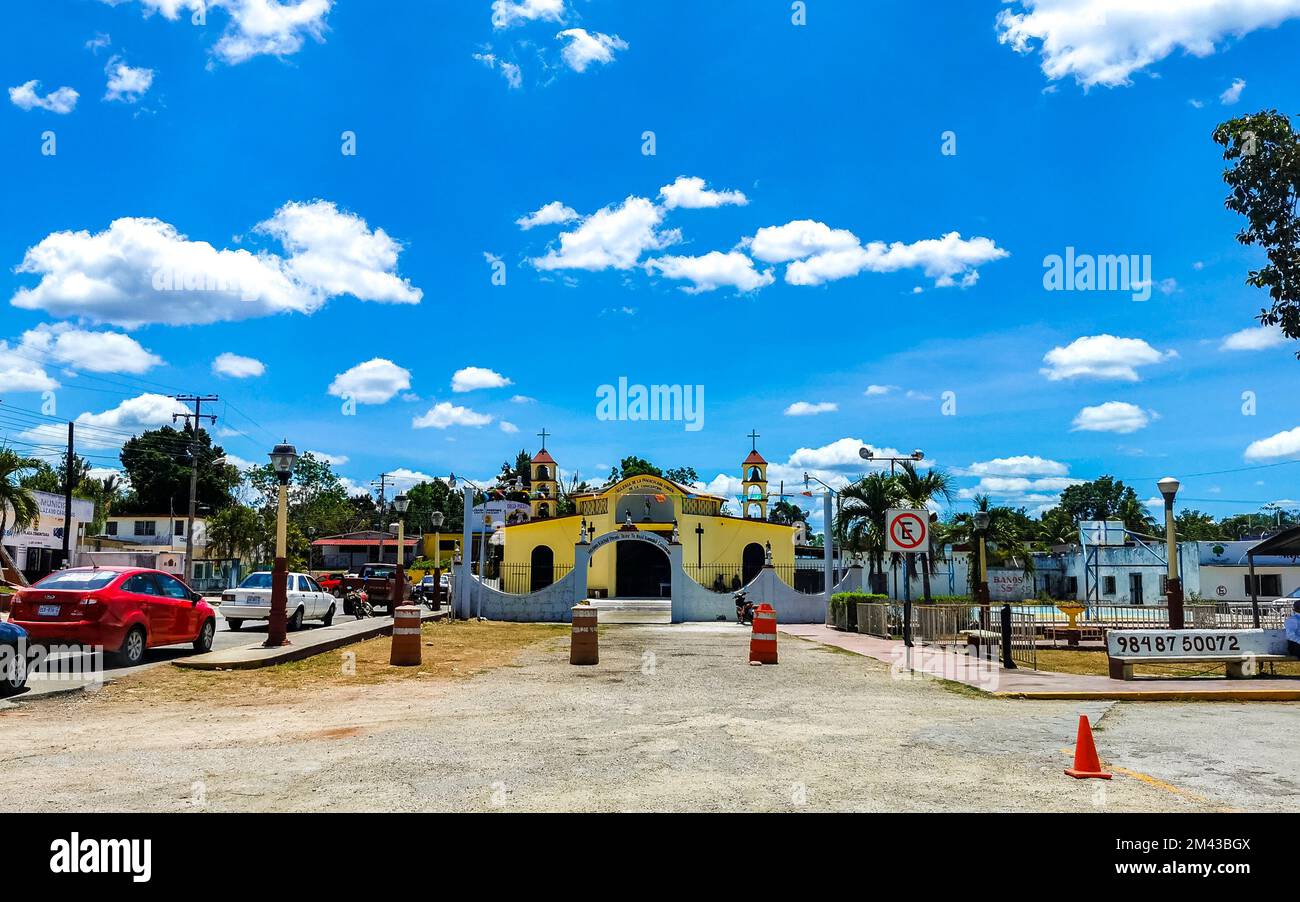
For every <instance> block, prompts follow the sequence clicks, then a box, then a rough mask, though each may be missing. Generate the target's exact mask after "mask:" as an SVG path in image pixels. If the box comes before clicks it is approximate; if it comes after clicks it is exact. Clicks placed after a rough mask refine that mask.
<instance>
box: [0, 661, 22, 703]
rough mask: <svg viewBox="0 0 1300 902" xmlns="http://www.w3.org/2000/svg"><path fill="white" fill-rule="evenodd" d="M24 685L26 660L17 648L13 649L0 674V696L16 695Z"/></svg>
mask: <svg viewBox="0 0 1300 902" xmlns="http://www.w3.org/2000/svg"><path fill="white" fill-rule="evenodd" d="M25 685H27V661H26V660H25V659H24V658H23V656H22V655H21V654H19V653H18V650H17V649H14V650H13V655H12V656H11V657H10V658H9V663H8V666H7V667H6V668H5V673H4V675H3V676H0V698H4V697H5V696H9V695H17V694H18V693H19V692H22V691H23V686H25Z"/></svg>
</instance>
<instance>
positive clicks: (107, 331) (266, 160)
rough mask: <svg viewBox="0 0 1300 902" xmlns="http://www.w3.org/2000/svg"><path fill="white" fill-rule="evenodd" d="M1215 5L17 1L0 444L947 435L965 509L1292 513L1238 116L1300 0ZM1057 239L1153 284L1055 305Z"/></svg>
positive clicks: (727, 468)
mask: <svg viewBox="0 0 1300 902" xmlns="http://www.w3.org/2000/svg"><path fill="white" fill-rule="evenodd" d="M1203 5H1205V6H1206V7H1207V11H1206V12H1205V13H1204V14H1203V15H1201V16H1198V17H1197V18H1196V19H1195V20H1194V21H1193V20H1191V18H1190V17H1188V16H1187V15H1185V14H1184V13H1182V12H1180V11H1179V4H1177V3H1174V2H1170V3H1169V4H1168V5H1167V8H1166V9H1163V10H1156V11H1146V12H1138V13H1126V12H1125V11H1124V4H1121V3H1119V2H1118V0H1035V2H1019V3H1010V4H1003V3H999V2H994V0H988V2H983V0H981V2H956V0H952V2H944V3H937V4H933V5H931V8H930V11H929V12H928V13H926V14H921V13H920V10H919V8H918V7H917V6H916V5H914V4H874V3H872V4H867V3H848V2H832V0H809V2H808V3H807V4H806V5H805V11H806V24H802V25H799V24H795V23H794V22H793V21H792V19H793V18H797V10H793V9H792V4H791V3H788V2H783V0H773V2H767V0H763V2H757V0H753V2H741V0H736V2H717V3H710V4H698V3H687V2H668V0H665V2H660V3H655V4H630V3H616V2H613V0H498V2H497V3H495V4H494V3H492V2H491V0H459V2H454V3H453V2H410V3H407V2H397V0H393V2H386V3H360V2H356V0H301V2H299V3H296V4H295V3H289V2H283V0H282V2H280V3H276V2H274V0H220V2H217V0H213V2H210V3H209V4H208V7H207V9H206V16H205V17H204V21H203V22H202V23H201V24H194V23H193V22H192V17H193V15H194V11H195V9H198V8H199V4H198V3H197V0H119V2H116V3H106V2H101V0H45V2H42V3H34V2H18V3H13V4H9V6H8V9H7V15H8V23H7V24H8V27H7V28H6V29H5V30H4V33H3V35H0V72H2V73H3V85H2V87H4V88H6V89H8V98H7V101H8V102H7V103H5V104H4V106H3V110H2V111H0V154H3V171H4V173H5V191H4V192H3V199H2V200H0V203H3V205H4V215H3V217H0V261H3V268H2V269H0V292H3V294H4V296H5V298H4V299H5V304H4V314H3V328H2V329H0V339H2V340H4V342H5V344H4V345H3V346H2V347H0V399H2V400H3V402H4V405H3V406H0V413H5V411H6V410H7V409H8V410H9V411H11V412H9V413H7V414H5V418H3V419H0V437H3V439H5V440H8V441H12V442H15V443H18V442H25V443H26V445H25V446H24V447H29V448H30V447H31V446H45V445H49V444H51V443H52V442H53V435H54V433H53V432H40V431H31V430H32V429H33V428H34V427H35V426H36V425H37V424H38V423H40V422H49V421H50V420H49V419H48V418H47V419H46V420H41V419H40V418H38V417H37V416H35V415H34V414H27V413H24V411H36V412H40V411H42V410H45V411H46V412H47V413H48V412H49V411H50V407H49V406H48V405H49V403H50V396H47V395H45V394H44V393H45V392H53V395H52V399H53V402H54V404H55V405H56V407H55V409H54V413H53V416H54V417H59V418H65V419H66V418H69V417H80V418H82V422H83V424H84V425H85V430H84V431H85V434H86V435H87V436H88V437H94V438H97V439H98V440H99V443H100V445H101V446H100V447H92V448H87V451H88V453H91V454H93V455H94V456H93V457H92V462H94V463H96V464H98V465H103V466H111V465H112V459H113V456H114V454H115V450H114V449H113V447H112V445H113V443H114V442H115V441H119V440H120V439H121V437H122V436H123V435H124V434H126V433H130V432H134V431H138V430H139V429H142V428H148V427H150V426H153V425H157V424H158V423H160V422H163V421H170V413H171V412H172V411H173V408H174V404H171V403H168V402H167V401H166V400H165V399H163V398H161V397H159V396H165V395H168V394H174V393H178V392H200V393H214V394H218V395H220V397H221V401H220V402H218V403H217V404H216V405H214V408H213V409H214V411H215V412H216V413H217V414H218V416H219V420H218V423H217V427H216V428H217V430H218V431H219V433H220V435H221V437H220V441H221V443H222V444H223V446H224V447H225V448H226V449H227V451H228V452H229V453H230V454H231V455H232V456H234V457H235V458H237V459H241V460H247V461H261V460H264V459H265V458H264V455H265V453H266V451H267V450H268V449H269V446H270V445H271V444H273V443H274V442H275V441H277V440H279V439H281V438H284V437H287V438H289V439H290V440H291V441H293V442H294V443H295V444H296V445H297V446H298V447H299V448H300V449H309V450H314V451H318V452H324V453H326V454H329V455H331V456H333V457H335V458H336V459H338V460H340V461H342V462H341V463H340V464H339V466H338V467H337V469H338V470H339V472H341V473H342V474H344V475H345V476H347V477H348V478H349V479H350V480H352V481H353V482H354V483H355V484H357V485H366V484H368V483H369V482H370V480H372V479H374V478H375V477H376V476H377V475H378V474H379V473H380V472H384V471H388V472H393V471H398V472H402V473H406V474H409V475H411V476H413V477H414V476H415V474H425V475H445V474H446V473H448V472H450V471H455V472H457V473H463V474H468V475H471V476H486V475H489V474H491V473H493V472H495V471H496V469H497V468H498V466H499V465H500V462H501V461H502V460H503V459H505V458H507V457H513V454H514V452H515V451H517V450H518V449H519V448H520V447H527V448H529V449H533V448H535V447H536V444H537V440H536V438H535V437H534V434H535V433H536V432H538V431H539V429H540V428H541V427H543V426H545V427H546V428H547V429H548V430H549V431H550V432H551V433H553V434H554V437H553V438H552V439H550V440H549V442H548V446H549V448H550V449H551V451H552V453H553V454H554V455H555V456H556V458H557V459H558V460H559V462H560V464H561V466H562V467H563V468H564V469H565V470H567V471H570V472H572V471H577V472H578V474H579V475H580V476H581V477H582V478H589V479H593V480H595V481H599V480H600V479H602V478H603V477H604V476H605V474H606V473H607V472H608V468H609V467H610V466H611V465H613V464H616V463H617V462H618V460H619V459H620V458H621V457H622V456H624V455H627V454H637V455H640V456H644V457H648V458H650V459H651V460H653V461H655V462H656V463H659V464H660V465H661V466H665V467H667V466H677V465H691V466H694V467H695V468H696V469H697V470H698V471H699V473H700V475H701V477H703V479H704V481H705V482H706V483H708V485H709V486H710V488H712V489H713V490H715V491H718V492H721V493H724V494H726V493H732V492H735V491H737V490H738V480H737V479H736V477H737V476H738V473H739V461H740V460H741V459H742V458H743V457H744V455H745V454H746V453H747V452H748V450H749V445H748V439H747V438H746V437H745V436H746V434H747V433H748V432H750V430H751V429H757V430H758V431H759V432H760V433H761V436H762V437H761V439H760V440H759V447H760V450H761V451H763V453H764V454H765V455H766V456H767V458H768V459H769V460H770V461H772V462H773V463H774V464H776V465H778V466H774V468H773V476H774V478H775V479H781V478H784V479H787V480H791V481H796V482H798V481H800V480H801V477H802V473H803V471H804V469H806V468H807V469H812V470H814V471H815V472H816V473H818V474H820V475H821V476H823V477H824V478H826V479H827V480H828V481H842V480H843V479H845V478H850V477H853V476H856V475H858V474H859V473H860V472H861V466H860V461H859V460H858V458H857V454H856V451H857V448H858V446H859V444H860V443H862V442H866V443H869V444H871V445H872V446H874V447H876V448H878V449H902V450H903V451H910V450H911V449H913V448H921V449H924V451H925V452H926V456H927V459H928V460H929V461H932V462H933V463H935V464H937V465H940V466H943V467H946V468H949V469H950V470H951V471H952V472H953V473H954V474H955V475H957V476H958V484H959V485H960V486H961V488H962V489H963V490H964V492H963V497H962V498H960V499H959V500H958V502H957V503H958V505H964V504H969V496H970V495H972V494H974V493H975V492H977V491H980V490H989V491H991V492H992V493H993V494H994V496H995V498H996V499H998V500H1000V501H1003V502H1006V503H1013V504H1025V505H1026V506H1028V507H1030V508H1031V509H1037V508H1041V507H1042V506H1044V505H1048V504H1050V503H1051V501H1052V499H1053V498H1054V497H1055V495H1056V494H1057V493H1058V492H1059V490H1060V488H1061V487H1062V486H1063V485H1065V484H1068V481H1070V480H1077V479H1087V478H1092V477H1095V476H1097V475H1100V474H1102V473H1111V474H1114V475H1116V476H1119V477H1121V478H1124V479H1126V480H1127V481H1131V482H1133V483H1134V484H1135V485H1136V487H1137V489H1138V491H1139V493H1140V495H1141V496H1142V497H1143V498H1148V497H1151V496H1153V495H1155V487H1154V480H1155V479H1156V478H1158V477H1160V476H1162V475H1165V474H1166V473H1172V474H1175V475H1179V476H1183V477H1184V483H1185V485H1186V489H1185V490H1184V493H1183V494H1184V497H1185V498H1186V499H1188V500H1187V502H1186V503H1187V504H1188V505H1189V506H1195V507H1199V508H1201V509H1205V510H1210V511H1213V512H1215V513H1216V514H1227V513H1232V512H1236V511H1239V510H1254V509H1257V508H1258V507H1260V506H1261V505H1262V504H1264V503H1267V502H1270V501H1276V500H1280V499H1295V498H1298V497H1300V487H1297V486H1296V474H1297V472H1298V471H1297V468H1296V466H1294V465H1293V464H1289V463H1288V462H1293V461H1296V460H1297V459H1300V403H1298V402H1297V397H1298V395H1297V392H1296V390H1295V385H1296V382H1295V379H1296V373H1297V369H1296V368H1297V366H1300V364H1298V363H1297V362H1296V360H1295V359H1294V356H1293V355H1294V352H1295V350H1296V348H1295V346H1294V342H1289V341H1285V340H1283V339H1282V338H1281V337H1280V336H1278V335H1275V334H1270V333H1268V332H1267V331H1264V330H1258V329H1255V328H1254V327H1255V326H1256V325H1257V324H1256V323H1255V322H1254V320H1253V316H1254V314H1255V313H1256V312H1257V311H1258V308H1259V307H1260V306H1262V304H1263V303H1264V298H1262V297H1261V296H1259V295H1258V293H1257V292H1256V291H1255V290H1254V289H1250V288H1248V287H1246V286H1245V285H1244V279H1245V276H1246V273H1247V271H1248V270H1249V269H1250V268H1251V267H1252V266H1253V265H1257V264H1258V262H1259V260H1260V259H1261V257H1260V255H1259V254H1258V252H1256V251H1252V250H1250V249H1246V248H1242V247H1240V246H1239V245H1237V243H1236V242H1235V240H1234V235H1235V234H1236V232H1237V230H1238V229H1239V228H1240V225H1241V223H1240V221H1239V219H1238V218H1237V217H1236V216H1235V215H1234V214H1230V213H1228V212H1226V211H1225V210H1224V209H1223V197H1224V194H1225V189H1224V186H1223V184H1222V182H1221V179H1220V172H1221V169H1222V162H1221V159H1220V157H1219V154H1218V153H1217V148H1216V146H1215V145H1214V144H1213V143H1212V141H1211V140H1210V133H1211V131H1212V130H1213V128H1214V126H1215V125H1216V124H1217V123H1218V122H1220V121H1222V120H1224V119H1226V118H1229V117H1231V116H1234V115H1240V114H1243V113H1246V112H1253V111H1255V110H1258V109H1262V108H1278V109H1281V110H1295V109H1297V99H1298V98H1297V93H1300V89H1298V88H1297V84H1300V82H1298V81H1297V78H1296V75H1297V66H1296V63H1295V62H1294V59H1295V55H1294V46H1295V44H1296V40H1297V38H1298V37H1300V0H1297V2H1294V3H1291V2H1284V3H1280V4H1279V3H1270V4H1264V3H1262V2H1257V0H1232V2H1228V0H1224V2H1222V3H1219V2H1217V0H1213V2H1209V3H1207V4H1203ZM1266 6H1267V9H1265V7H1266ZM33 81H36V82H37V84H35V85H33V84H31V82H33ZM64 89H67V90H64ZM69 91H75V92H76V95H77V96H76V97H75V100H73V99H72V97H71V95H70V93H69ZM648 131H649V132H653V135H654V153H653V154H647V153H645V152H643V151H644V149H645V144H646V139H645V138H644V137H643V136H644V135H645V133H646V132H648ZM50 132H52V133H53V141H54V149H55V151H56V152H55V153H54V154H52V155H51V154H49V153H43V150H45V151H48V150H49V143H50V136H49V135H48V134H47V133H50ZM344 133H350V134H351V135H352V136H354V137H355V154H345V153H344V152H342V151H343V149H344V140H345V139H344ZM954 142H955V153H952V152H951V151H952V150H953V149H954ZM945 151H948V152H947V153H945ZM664 188H668V190H667V191H661V189H664ZM548 204H549V205H553V206H551V207H549V208H547V209H548V210H549V211H552V212H554V211H560V212H561V215H559V216H556V217H552V218H553V219H556V220H559V221H555V222H552V223H550V224H544V225H537V226H535V227H532V228H527V229H524V228H521V226H520V225H519V224H518V223H519V220H521V219H524V218H525V217H527V216H529V214H532V213H533V212H534V211H538V210H542V209H543V208H546V207H547V205H548ZM543 218H545V217H543ZM875 242H883V244H875ZM1067 248H1074V249H1076V251H1077V253H1078V254H1092V255H1120V254H1124V255H1138V256H1139V257H1147V258H1149V259H1150V261H1151V262H1150V274H1149V275H1150V283H1151V284H1150V286H1149V294H1150V297H1149V299H1148V300H1145V301H1135V300H1134V299H1133V295H1134V293H1135V291H1133V290H1123V291H1047V290H1045V288H1044V259H1045V258H1047V257H1048V256H1050V255H1054V254H1055V255H1064V254H1065V253H1066V249H1067ZM493 260H499V261H500V264H499V265H494V264H493V262H492V261H493ZM160 273H161V274H162V275H160ZM501 274H504V284H496V283H497V282H500V281H501ZM168 275H171V276H177V275H179V282H177V283H169V282H168V281H167V279H166V276H168ZM187 275H188V276H190V277H191V278H190V282H189V283H188V289H187V283H186V277H187ZM196 275H197V276H199V277H201V279H207V280H208V281H207V282H206V283H204V284H198V283H196V282H195V281H194V277H195V276H196ZM494 275H497V278H496V279H495V280H494ZM160 285H161V286H162V289H163V290H159V286H160ZM173 285H174V287H175V288H176V290H172V288H173ZM684 289H686V290H684ZM1138 289H1139V290H1138V291H1137V292H1136V293H1139V294H1141V293H1143V292H1142V291H1141V290H1140V286H1138ZM1236 333H1241V334H1240V335H1237V336H1236V337H1235V338H1232V339H1229V336H1233V335H1234V334H1236ZM1225 344H1226V348H1225ZM1231 348H1242V349H1239V350H1232V349H1231ZM222 354H226V355H235V358H249V359H251V360H252V361H256V363H250V362H248V360H240V359H235V360H234V363H233V365H229V366H227V367H226V368H225V370H224V372H217V371H215V370H214V361H215V360H216V359H217V358H218V356H219V355H222ZM224 359H227V360H229V359H230V358H224ZM374 361H379V362H374ZM257 364H261V366H260V367H259V366H258V365H257ZM363 365H364V366H363ZM357 367H361V369H360V370H358V369H356V368H357ZM466 370H468V372H463V373H462V375H461V378H460V379H459V380H456V381H457V384H458V386H459V387H460V388H466V387H468V386H475V385H478V386H483V387H477V388H471V389H470V390H464V391H456V390H453V381H454V377H455V374H457V373H458V372H460V371H466ZM485 371H490V372H485ZM232 374H239V375H238V377H237V376H236V375H232ZM620 377H626V378H627V379H628V381H629V382H630V383H634V384H645V385H651V384H674V385H683V386H692V387H693V386H700V387H702V391H703V398H704V421H703V428H700V429H698V430H688V429H686V428H685V425H686V424H684V423H682V422H672V421H669V422H664V421H658V422H640V421H606V420H600V419H597V417H596V391H597V389H598V387H599V386H601V385H603V384H615V383H617V382H618V380H619V378H620ZM873 386H874V388H872V387H873ZM331 387H333V393H331ZM1247 392H1250V393H1253V398H1254V402H1253V403H1254V406H1253V408H1248V409H1251V410H1253V413H1251V414H1250V415H1245V414H1244V413H1243V403H1244V402H1243V393H1247ZM945 393H951V394H945ZM347 396H350V397H351V399H352V401H353V402H355V403H351V404H350V403H348V397H347ZM945 400H946V401H947V407H946V408H945V407H944V404H945ZM954 404H955V409H954ZM13 411H16V412H13ZM945 411H946V412H945ZM800 413H802V415H797V414H800ZM512 430H514V431H512ZM1217 471H1226V472H1217ZM1200 473H1212V474H1213V475H1205V476H1195V475H1189V474H1200ZM787 485H788V484H787Z"/></svg>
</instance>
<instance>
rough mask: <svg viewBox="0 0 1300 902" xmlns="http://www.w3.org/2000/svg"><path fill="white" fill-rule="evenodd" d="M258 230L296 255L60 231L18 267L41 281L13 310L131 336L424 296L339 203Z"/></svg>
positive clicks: (376, 234) (141, 231) (170, 237)
mask: <svg viewBox="0 0 1300 902" xmlns="http://www.w3.org/2000/svg"><path fill="white" fill-rule="evenodd" d="M256 231H257V232H259V233H263V234H268V235H271V236H273V237H276V238H278V239H280V240H281V241H282V242H284V244H285V246H286V247H287V248H289V250H290V251H291V254H290V255H289V256H288V257H280V256H277V255H276V254H273V253H270V252H267V251H261V252H258V253H253V252H251V251H249V250H245V249H243V248H240V249H236V250H230V249H220V250H218V249H217V248H214V247H213V246H212V245H211V244H209V243H208V242H206V241H193V240H190V239H189V238H188V237H187V236H185V235H184V234H182V233H180V232H179V231H178V230H177V229H176V227H175V226H172V225H170V224H168V223H165V222H162V221H161V220H158V219H150V218H136V217H125V218H122V219H116V220H113V222H112V223H110V224H109V227H108V228H107V229H105V230H104V231H102V232H96V233H93V234H92V233H91V232H89V231H86V230H82V231H79V232H70V231H69V232H54V233H51V234H50V235H47V236H46V237H45V238H43V239H41V241H40V242H38V243H37V244H36V245H35V246H33V247H30V248H28V250H27V253H26V254H25V255H24V256H23V260H22V262H21V263H20V264H19V265H18V266H17V267H16V271H17V272H18V273H30V274H37V275H40V276H41V280H40V282H39V284H37V285H36V286H35V287H34V288H19V289H18V291H17V292H16V293H15V294H14V296H13V299H12V301H11V303H12V304H13V305H14V306H15V307H20V308H22V309H26V310H44V311H45V312H47V313H49V314H50V315H52V316H60V317H84V318H86V319H90V320H94V321H97V322H111V323H116V324H118V325H122V326H126V327H127V328H132V327H135V326H139V325H143V324H145V323H167V324H171V325H199V324H205V323H213V322H220V321H228V320H240V319H248V318H251V317H256V316H268V315H270V314H273V313H286V312H296V313H307V314H310V313H314V312H315V311H316V310H318V309H319V308H320V307H322V306H323V305H324V304H325V302H326V301H327V300H328V299H329V298H330V297H331V296H333V295H336V294H341V293H352V294H354V295H355V296H356V297H358V298H359V299H361V300H373V301H393V302H403V303H415V302H417V301H418V300H419V299H420V297H421V292H420V289H418V288H414V287H412V286H411V285H410V283H409V282H407V281H406V280H404V279H401V278H399V277H398V276H397V275H396V274H395V273H393V272H392V270H393V268H394V267H395V265H396V257H397V253H398V251H399V250H400V245H399V244H398V243H397V242H396V241H394V240H393V239H391V238H389V237H388V236H387V235H386V234H385V233H384V232H383V230H381V229H377V230H375V231H373V232H372V231H370V229H369V228H368V227H367V226H366V223H365V221H364V220H362V219H361V218H359V217H357V216H355V215H353V214H350V213H342V212H339V210H338V209H337V208H336V207H335V206H334V204H332V203H329V202H327V201H319V200H318V201H313V202H311V203H307V204H302V203H289V204H285V205H284V206H283V207H281V208H280V210H278V211H277V212H276V214H275V215H274V216H273V217H272V218H271V219H269V220H267V221H266V222H263V223H261V224H260V225H258V226H257V227H256Z"/></svg>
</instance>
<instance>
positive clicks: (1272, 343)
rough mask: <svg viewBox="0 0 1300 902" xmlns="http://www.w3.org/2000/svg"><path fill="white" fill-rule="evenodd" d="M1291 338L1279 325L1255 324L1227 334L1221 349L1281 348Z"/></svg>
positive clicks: (1256, 349) (1252, 349)
mask: <svg viewBox="0 0 1300 902" xmlns="http://www.w3.org/2000/svg"><path fill="white" fill-rule="evenodd" d="M1289 340H1290V339H1288V338H1287V337H1286V336H1285V335H1283V334H1282V330H1281V329H1280V328H1278V327H1277V326H1254V327H1252V328H1249V329H1242V330H1241V331H1240V332H1233V333H1232V334H1231V335H1228V336H1225V337H1224V339H1223V341H1222V342H1221V343H1220V344H1219V350H1220V351H1267V350H1269V349H1270V348H1280V347H1281V346H1282V345H1284V344H1286V343H1287V342H1288V341H1289Z"/></svg>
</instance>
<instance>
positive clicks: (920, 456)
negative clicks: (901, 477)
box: [912, 448, 925, 460]
mask: <svg viewBox="0 0 1300 902" xmlns="http://www.w3.org/2000/svg"><path fill="white" fill-rule="evenodd" d="M912 460H925V452H924V451H922V450H921V449H920V448H917V449H916V450H915V451H913V452H912Z"/></svg>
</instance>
